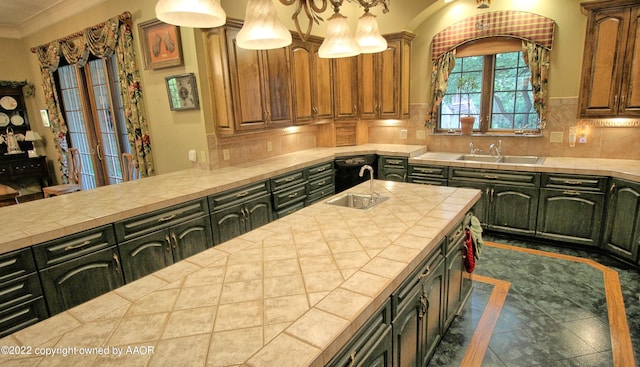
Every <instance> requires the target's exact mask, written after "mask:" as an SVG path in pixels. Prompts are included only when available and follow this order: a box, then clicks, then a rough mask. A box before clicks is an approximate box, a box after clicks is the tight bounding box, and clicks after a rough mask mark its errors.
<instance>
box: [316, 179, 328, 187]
mask: <svg viewBox="0 0 640 367" xmlns="http://www.w3.org/2000/svg"><path fill="white" fill-rule="evenodd" d="M326 183H327V181H325V180H322V181H320V182H318V183H317V185H318V186H324V184H326Z"/></svg>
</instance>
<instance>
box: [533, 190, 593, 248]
mask: <svg viewBox="0 0 640 367" xmlns="http://www.w3.org/2000/svg"><path fill="white" fill-rule="evenodd" d="M604 200H605V195H604V194H603V193H594V192H583V191H577V190H558V189H540V206H539V208H538V224H537V232H536V236H537V237H540V238H547V239H551V240H559V241H563V242H570V243H576V244H580V245H587V246H593V247H596V246H599V244H600V235H601V233H600V230H601V228H602V217H603V214H604Z"/></svg>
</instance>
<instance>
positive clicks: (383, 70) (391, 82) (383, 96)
mask: <svg viewBox="0 0 640 367" xmlns="http://www.w3.org/2000/svg"><path fill="white" fill-rule="evenodd" d="M401 44H402V43H401V42H400V41H388V42H387V49H386V50H384V51H382V52H380V53H377V54H376V57H377V59H378V60H377V63H376V67H377V70H376V75H377V76H378V82H377V86H376V88H377V90H378V96H377V101H376V110H377V115H378V117H379V118H401V117H402V112H401V111H400V93H403V91H402V88H401V85H400V79H401V74H403V73H407V74H408V73H409V70H405V71H403V72H401V65H400V54H401V51H402V49H401V48H400V47H401ZM408 87H409V85H408V84H407V85H406V86H405V88H408Z"/></svg>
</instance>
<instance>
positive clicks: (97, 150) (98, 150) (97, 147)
mask: <svg viewBox="0 0 640 367" xmlns="http://www.w3.org/2000/svg"><path fill="white" fill-rule="evenodd" d="M96 155H97V156H98V159H99V160H102V152H100V143H98V144H97V145H96Z"/></svg>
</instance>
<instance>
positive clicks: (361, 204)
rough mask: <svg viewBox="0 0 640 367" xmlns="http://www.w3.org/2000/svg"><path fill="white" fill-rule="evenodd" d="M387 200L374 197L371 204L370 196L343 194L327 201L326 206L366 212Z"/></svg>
mask: <svg viewBox="0 0 640 367" xmlns="http://www.w3.org/2000/svg"><path fill="white" fill-rule="evenodd" d="M387 199H388V197H384V196H374V200H373V202H372V201H371V195H367V194H344V195H340V196H338V197H335V198H333V199H331V200H329V201H327V204H331V205H337V206H344V207H346V208H354V209H364V210H366V209H371V208H373V207H374V206H376V205H378V204H380V203H382V202H384V201H386V200H387Z"/></svg>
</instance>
